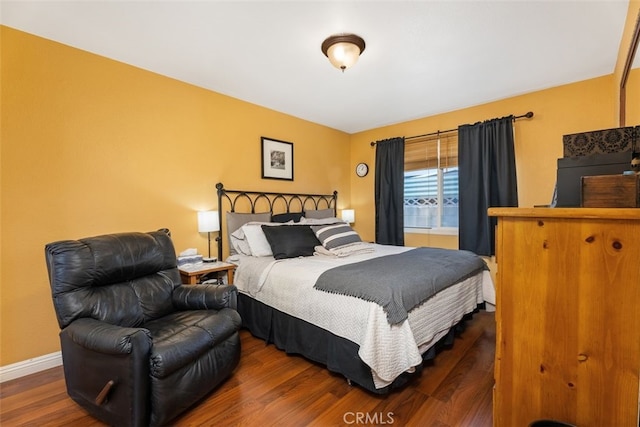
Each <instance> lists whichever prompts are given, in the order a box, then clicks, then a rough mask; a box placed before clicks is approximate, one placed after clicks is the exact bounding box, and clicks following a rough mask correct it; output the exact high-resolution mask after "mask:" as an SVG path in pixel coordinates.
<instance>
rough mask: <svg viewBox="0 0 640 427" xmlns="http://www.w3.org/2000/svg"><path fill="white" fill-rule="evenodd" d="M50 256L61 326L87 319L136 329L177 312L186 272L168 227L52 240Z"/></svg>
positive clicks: (52, 285)
mask: <svg viewBox="0 0 640 427" xmlns="http://www.w3.org/2000/svg"><path fill="white" fill-rule="evenodd" d="M45 255H46V261H47V269H48V271H49V283H50V285H51V291H52V296H53V303H54V307H55V310H56V315H57V318H58V323H59V325H60V328H64V327H66V326H67V325H69V324H70V323H71V322H73V321H74V320H76V319H78V318H82V317H91V318H94V319H97V320H101V321H104V322H107V323H110V324H114V325H120V326H127V327H136V326H140V325H142V324H144V323H145V322H147V321H149V320H152V319H156V318H159V317H162V316H164V315H166V314H169V313H171V312H172V311H174V308H173V304H172V302H171V294H172V292H173V289H174V288H175V287H176V286H178V285H179V284H180V274H179V272H178V269H177V267H176V254H175V249H174V246H173V242H172V241H171V237H170V236H169V234H168V232H167V231H166V230H160V231H154V232H149V233H119V234H108V235H103V236H96V237H90V238H86V239H80V240H64V241H59V242H54V243H49V244H47V245H46V246H45Z"/></svg>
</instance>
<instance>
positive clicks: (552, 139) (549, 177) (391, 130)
mask: <svg viewBox="0 0 640 427" xmlns="http://www.w3.org/2000/svg"><path fill="white" fill-rule="evenodd" d="M612 78H613V77H612V75H609V76H605V77H600V78H597V79H592V80H587V81H583V82H579V83H574V84H570V85H564V86H558V87H555V88H551V89H547V90H542V91H538V92H532V93H529V94H526V95H521V96H517V97H513V98H508V99H504V100H501V101H496V102H491V103H488V104H484V105H479V106H475V107H470V108H465V109H462V110H457V111H453V112H450V113H446V114H440V115H437V116H431V117H425V118H422V119H419V120H413V121H410V122H404V123H400V124H397V125H393V126H386V127H383V128H378V129H373V130H369V131H366V132H361V133H358V134H355V135H352V138H351V160H352V163H353V164H355V163H357V162H360V161H366V162H367V163H369V164H370V165H372V166H373V165H374V164H375V148H373V147H371V144H370V143H371V141H376V140H380V139H385V138H389V137H392V136H412V135H420V134H424V133H428V132H433V131H436V130H444V129H454V128H456V127H457V126H458V125H460V124H464V123H475V122H477V121H480V120H485V119H490V118H494V117H503V116H507V115H509V114H514V115H521V114H524V113H526V112H527V111H533V112H534V114H535V115H534V117H533V118H532V119H529V120H528V119H520V120H517V121H516V122H515V132H516V168H517V173H518V192H519V201H520V206H523V207H524V206H533V205H539V204H547V203H549V202H550V201H551V197H552V194H553V188H554V185H555V179H556V168H557V159H558V158H559V157H562V155H563V153H562V135H564V134H569V133H575V132H581V131H587V130H594V129H605V128H610V127H615V126H616V109H615V94H614V93H613V91H612V90H611V88H612V83H611V80H612ZM374 175H375V172H374V173H370V174H369V175H367V176H366V177H365V178H357V177H355V174H352V177H351V207H352V208H354V209H356V220H357V223H356V225H357V227H358V232H360V234H362V235H363V237H366V238H367V239H368V240H373V239H374V234H375V215H374V212H375V211H374V203H373V192H374ZM434 239H437V242H436V243H435V244H434V243H433V242H434ZM405 240H406V243H407V244H411V245H412V246H415V245H428V244H433V245H437V246H444V247H457V237H455V236H438V237H437V238H436V237H434V236H428V235H407V236H406V239H405ZM409 242H410V243H409Z"/></svg>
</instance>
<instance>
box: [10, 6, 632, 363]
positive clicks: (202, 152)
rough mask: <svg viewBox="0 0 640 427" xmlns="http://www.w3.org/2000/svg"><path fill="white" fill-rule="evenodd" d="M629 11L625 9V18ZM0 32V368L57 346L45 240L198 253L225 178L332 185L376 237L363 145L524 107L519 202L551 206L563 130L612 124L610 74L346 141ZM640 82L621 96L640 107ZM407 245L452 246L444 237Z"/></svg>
mask: <svg viewBox="0 0 640 427" xmlns="http://www.w3.org/2000/svg"><path fill="white" fill-rule="evenodd" d="M638 4H640V3H639V2H638V1H636V0H634V1H632V2H631V3H630V8H629V10H630V13H632V12H633V11H636V10H637V8H638ZM634 8H635V9H634ZM635 13H636V14H637V11H636V12H635ZM0 31H1V33H0V42H1V58H0V60H1V67H0V73H1V75H0V78H1V80H0V83H1V88H0V90H1V92H0V99H1V100H2V111H1V113H0V125H1V126H0V127H1V133H0V138H1V141H0V142H1V150H0V162H1V163H0V166H1V170H0V189H1V194H0V211H1V215H0V237H1V238H0V328H1V329H0V333H1V336H0V366H6V365H8V364H11V363H14V362H19V361H23V360H26V359H29V358H32V357H36V356H41V355H45V354H48V353H52V352H54V351H58V350H59V343H58V336H57V335H58V326H57V323H56V321H55V316H54V312H53V307H52V304H51V299H50V290H49V285H48V280H47V276H46V268H45V263H44V256H43V247H44V244H45V243H47V242H50V241H54V240H58V239H66V238H81V237H85V236H90V235H96V234H101V233H109V232H119V231H129V230H153V229H157V228H160V227H168V228H170V229H171V231H172V235H173V239H174V242H175V244H176V249H177V250H179V251H180V250H183V249H185V248H188V247H196V248H198V249H199V251H200V252H201V253H205V252H206V236H205V235H201V234H198V232H197V227H196V214H195V211H197V210H202V209H215V208H216V198H215V189H214V185H215V183H216V182H219V181H222V182H224V183H225V184H226V185H227V186H228V187H232V188H234V189H245V188H247V189H263V190H265V191H269V190H274V191H291V192H296V191H299V192H310V191H313V192H323V193H324V192H331V191H333V190H334V189H335V190H338V192H339V207H340V208H343V207H350V208H353V209H355V210H356V223H355V224H354V226H355V228H356V229H357V230H358V232H359V233H360V234H361V235H362V237H363V238H364V239H365V240H373V238H374V207H373V199H374V185H373V182H374V175H375V171H374V164H375V161H374V160H375V149H374V148H372V147H371V146H370V142H371V141H376V140H379V139H384V138H388V137H393V136H402V135H404V136H411V135H417V134H422V133H426V132H432V131H435V130H438V129H441V130H442V129H451V128H455V127H457V126H458V125H459V124H463V123H473V122H476V121H479V120H485V119H489V118H493V117H501V116H505V115H508V114H517V115H519V114H523V113H525V112H527V111H533V112H534V113H535V117H534V118H533V119H531V120H520V121H518V122H516V156H517V167H518V186H519V191H520V204H521V206H532V205H534V204H545V203H548V202H549V200H550V198H551V194H552V191H553V185H554V183H555V173H556V160H557V158H559V157H561V156H562V135H564V134H567V133H574V132H580V131H587V130H593V129H603V128H609V127H615V126H617V121H618V109H617V105H618V98H617V97H618V94H617V92H616V89H617V86H618V84H619V82H618V81H617V80H616V74H615V73H613V74H611V75H608V76H604V77H600V78H596V79H592V80H587V81H584V82H578V83H575V84H570V85H565V86H560V87H556V88H550V89H547V90H542V91H538V92H534V93H530V94H525V95H522V96H517V97H513V98H509V99H505V100H501V101H496V102H492V103H488V104H484V105H479V106H474V107H470V108H465V109H461V110H458V111H453V112H450V113H446V114H440V115H436V116H432V117H426V118H422V119H419V120H413V121H409V122H405V123H400V124H396V125H393V126H386V127H382V128H378V129H372V130H369V131H366V132H360V133H358V134H354V135H351V136H350V135H347V134H344V133H342V132H338V131H336V130H332V129H329V128H326V127H323V126H320V125H317V124H313V123H310V122H306V121H303V120H300V119H297V118H294V117H291V116H287V115H284V114H280V113H277V112H274V111H272V110H269V109H265V108H262V107H258V106H256V105H252V104H248V103H245V102H242V101H239V100H236V99H233V98H229V97H226V96H223V95H220V94H217V93H214V92H211V91H207V90H204V89H201V88H197V87H194V86H191V85H188V84H185V83H181V82H179V81H176V80H172V79H169V78H166V77H162V76H159V75H156V74H153V73H150V72H147V71H143V70H140V69H137V68H134V67H131V66H128V65H125V64H122V63H118V62H115V61H112V60H109V59H106V58H103V57H99V56H96V55H92V54H89V53H86V52H83V51H80V50H77V49H73V48H70V47H67V46H63V45H60V44H57V43H54V42H51V41H48V40H45V39H41V38H38V37H35V36H32V35H29V34H25V33H22V32H19V31H15V30H12V29H9V28H7V27H0ZM625 34H626V30H625ZM623 50H624V51H625V52H626V51H627V50H628V47H624V46H621V48H620V51H621V52H622V51H623ZM638 74H639V73H638V71H637V70H636V71H634V72H633V73H632V80H631V81H630V83H629V86H628V88H627V97H628V98H634V97H635V98H634V99H636V100H637V99H640V96H635V94H636V93H640V82H639V81H638V80H639V79H640V78H639V77H638ZM425 102H429V100H425ZM632 124H640V105H638V102H636V103H635V104H632V105H628V106H627V125H632ZM260 136H268V137H272V138H276V139H281V140H285V141H291V142H293V143H294V144H295V145H294V147H295V148H294V154H295V180H294V181H293V182H287V181H274V180H262V179H260V145H259V144H260ZM319 152H321V153H331V155H330V156H329V155H322V156H320V155H318V153H319ZM361 161H365V162H367V163H368V164H369V166H370V172H369V174H368V175H367V176H366V177H365V178H357V177H356V176H355V173H354V168H355V165H356V164H357V163H358V162H361ZM405 240H406V244H407V245H411V246H419V245H432V246H442V247H457V238H456V237H451V236H428V235H418V234H410V235H407V236H406V239H405Z"/></svg>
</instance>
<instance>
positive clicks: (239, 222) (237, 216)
mask: <svg viewBox="0 0 640 427" xmlns="http://www.w3.org/2000/svg"><path fill="white" fill-rule="evenodd" d="M270 220H271V212H263V213H237V212H227V239H228V240H227V241H228V242H229V255H235V254H236V253H238V252H237V251H236V250H235V248H234V247H233V245H232V244H231V242H232V237H231V235H232V234H233V232H235V231H236V230H237V229H238V228H240V227H242V226H243V225H245V224H246V223H248V222H254V221H256V222H269V221H270Z"/></svg>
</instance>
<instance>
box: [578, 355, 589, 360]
mask: <svg viewBox="0 0 640 427" xmlns="http://www.w3.org/2000/svg"><path fill="white" fill-rule="evenodd" d="M588 358H589V356H587V355H586V354H582V353H580V354H579V355H578V362H586V361H587V359H588Z"/></svg>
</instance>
